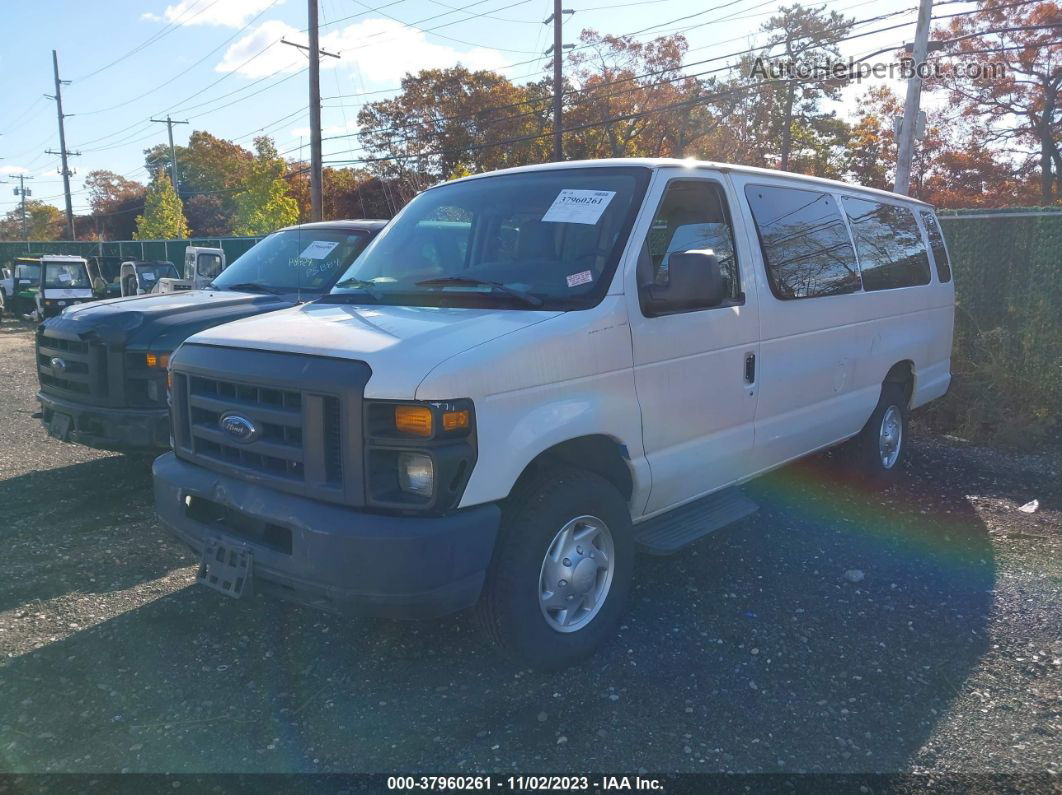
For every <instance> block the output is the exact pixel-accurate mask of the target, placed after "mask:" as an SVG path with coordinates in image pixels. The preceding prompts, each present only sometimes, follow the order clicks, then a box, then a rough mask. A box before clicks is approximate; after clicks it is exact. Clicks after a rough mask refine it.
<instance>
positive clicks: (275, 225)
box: [232, 136, 299, 235]
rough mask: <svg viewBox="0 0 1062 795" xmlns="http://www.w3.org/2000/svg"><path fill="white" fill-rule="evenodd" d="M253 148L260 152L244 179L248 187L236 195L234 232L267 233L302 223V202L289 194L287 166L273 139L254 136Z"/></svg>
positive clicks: (238, 233) (247, 233) (242, 233)
mask: <svg viewBox="0 0 1062 795" xmlns="http://www.w3.org/2000/svg"><path fill="white" fill-rule="evenodd" d="M254 148H255V151H256V152H257V154H256V155H255V158H254V162H253V163H251V174H250V176H249V177H248V178H247V180H246V182H245V185H246V186H247V189H246V190H243V191H241V192H239V193H237V194H236V215H235V217H234V218H233V222H232V231H233V234H237V235H265V234H268V233H270V232H272V231H274V230H276V229H279V228H280V227H282V226H290V225H291V224H296V223H298V222H299V203H298V202H297V201H296V200H295V199H294V198H292V197H291V196H289V195H288V185H287V183H286V182H285V180H284V173H285V172H286V171H287V165H286V164H285V163H284V160H283V159H282V158H281V157H279V156H278V155H277V148H276V146H274V145H273V141H272V140H271V139H270V138H268V137H266V136H262V137H260V138H255V140H254Z"/></svg>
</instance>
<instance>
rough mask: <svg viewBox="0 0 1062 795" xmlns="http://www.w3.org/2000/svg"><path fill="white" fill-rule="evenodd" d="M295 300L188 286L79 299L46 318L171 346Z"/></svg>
mask: <svg viewBox="0 0 1062 795" xmlns="http://www.w3.org/2000/svg"><path fill="white" fill-rule="evenodd" d="M294 305H295V300H294V297H293V296H292V297H284V296H275V295H262V294H260V293H241V292H232V291H228V290H188V291H185V292H178V293H166V294H165V295H143V296H130V297H128V298H115V299H111V300H107V301H95V302H93V303H88V304H81V305H79V306H75V307H71V308H69V309H67V310H66V311H65V312H64V313H63V314H62V315H59V316H58V317H54V318H52V319H51V320H48V321H47V322H46V326H47V327H48V328H54V329H56V330H61V331H64V332H66V333H72V334H76V335H77V336H79V337H80V338H81V339H92V338H98V339H100V340H102V341H103V342H105V343H107V344H108V345H111V346H114V347H119V348H122V347H130V346H132V347H135V348H148V347H151V348H152V349H155V350H159V351H168V350H172V349H173V348H175V347H177V346H178V345H180V344H181V342H182V341H183V340H184V339H185V338H186V337H188V336H189V335H191V334H194V333H195V332H197V331H201V330H202V329H204V328H209V327H211V326H216V325H219V324H221V323H228V322H229V321H231V320H238V319H240V318H244V317H248V316H251V315H258V314H262V313H263V312H275V311H277V310H279V309H287V308H288V307H291V306H294Z"/></svg>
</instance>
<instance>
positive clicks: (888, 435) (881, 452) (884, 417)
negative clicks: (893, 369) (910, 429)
mask: <svg viewBox="0 0 1062 795" xmlns="http://www.w3.org/2000/svg"><path fill="white" fill-rule="evenodd" d="M907 414H908V412H907V400H906V396H905V394H904V389H903V386H902V385H900V384H894V383H886V384H885V386H884V387H883V388H882V390H881V398H880V399H879V400H878V405H877V407H876V408H875V409H874V413H873V414H871V415H870V419H869V420H867V424H866V426H865V427H864V428H863V430H862V431H861V432H860V433H859V435H858V436H856V437H855V439H853V440H852V443H851V452H852V457H853V458H854V463H855V464H856V465H857V466H858V467H859V469H860V470H861V471H862V472H863V474H865V475H866V476H867V477H868V478H869V479H870V480H871V481H874V482H877V483H879V484H882V485H887V484H888V483H891V482H892V481H893V480H894V479H895V478H896V475H897V474H898V473H899V470H900V464H901V463H902V461H903V458H904V455H905V453H906V452H907V435H908V434H907Z"/></svg>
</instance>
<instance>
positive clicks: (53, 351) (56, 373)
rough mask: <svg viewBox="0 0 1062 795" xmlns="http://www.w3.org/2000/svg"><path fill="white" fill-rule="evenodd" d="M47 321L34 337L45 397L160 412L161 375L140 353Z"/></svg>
mask: <svg viewBox="0 0 1062 795" xmlns="http://www.w3.org/2000/svg"><path fill="white" fill-rule="evenodd" d="M55 322H56V321H55V320H53V321H50V323H49V325H46V326H44V327H43V328H42V329H41V330H40V331H38V332H37V375H38V378H39V379H40V383H41V391H42V392H44V393H45V394H47V395H51V396H53V397H57V398H63V399H66V400H72V401H75V402H78V403H83V404H86V405H89V406H99V407H101V408H140V409H146V408H160V409H165V408H166V388H165V380H164V379H165V373H164V372H163V371H162V370H158V369H150V368H148V366H147V364H146V362H145V359H144V353H143V352H140V353H132V352H126V351H123V350H118V349H115V348H111V347H108V346H107V345H105V344H104V343H103V342H101V341H99V340H89V341H85V340H82V339H80V338H79V337H78V336H77V335H76V334H75V333H73V332H70V331H67V330H65V329H62V328H56V327H54V326H53V325H52V324H54V323H55Z"/></svg>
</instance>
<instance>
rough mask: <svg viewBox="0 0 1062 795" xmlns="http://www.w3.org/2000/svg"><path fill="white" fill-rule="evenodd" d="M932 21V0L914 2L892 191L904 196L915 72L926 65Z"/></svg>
mask: <svg viewBox="0 0 1062 795" xmlns="http://www.w3.org/2000/svg"><path fill="white" fill-rule="evenodd" d="M932 17H933V0H918V26H917V27H916V28H915V40H914V47H913V48H912V50H911V59H912V62H911V67H912V73H911V76H910V77H909V78H907V99H906V100H905V102H904V105H903V121H902V122H900V137H899V140H898V141H897V143H896V184H895V186H894V187H893V191H894V192H895V193H900V194H902V195H904V196H906V195H907V194H908V193H909V192H910V190H911V161H912V160H913V159H914V144H915V132H916V131H915V127H916V126H917V121H918V111H919V102H920V101H921V98H922V76H921V75H920V74H919V71H918V70H919V69H921V68H922V65H923V64H924V63H925V62H926V54H927V53H928V52H929V24H930V21H931V19H932Z"/></svg>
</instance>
